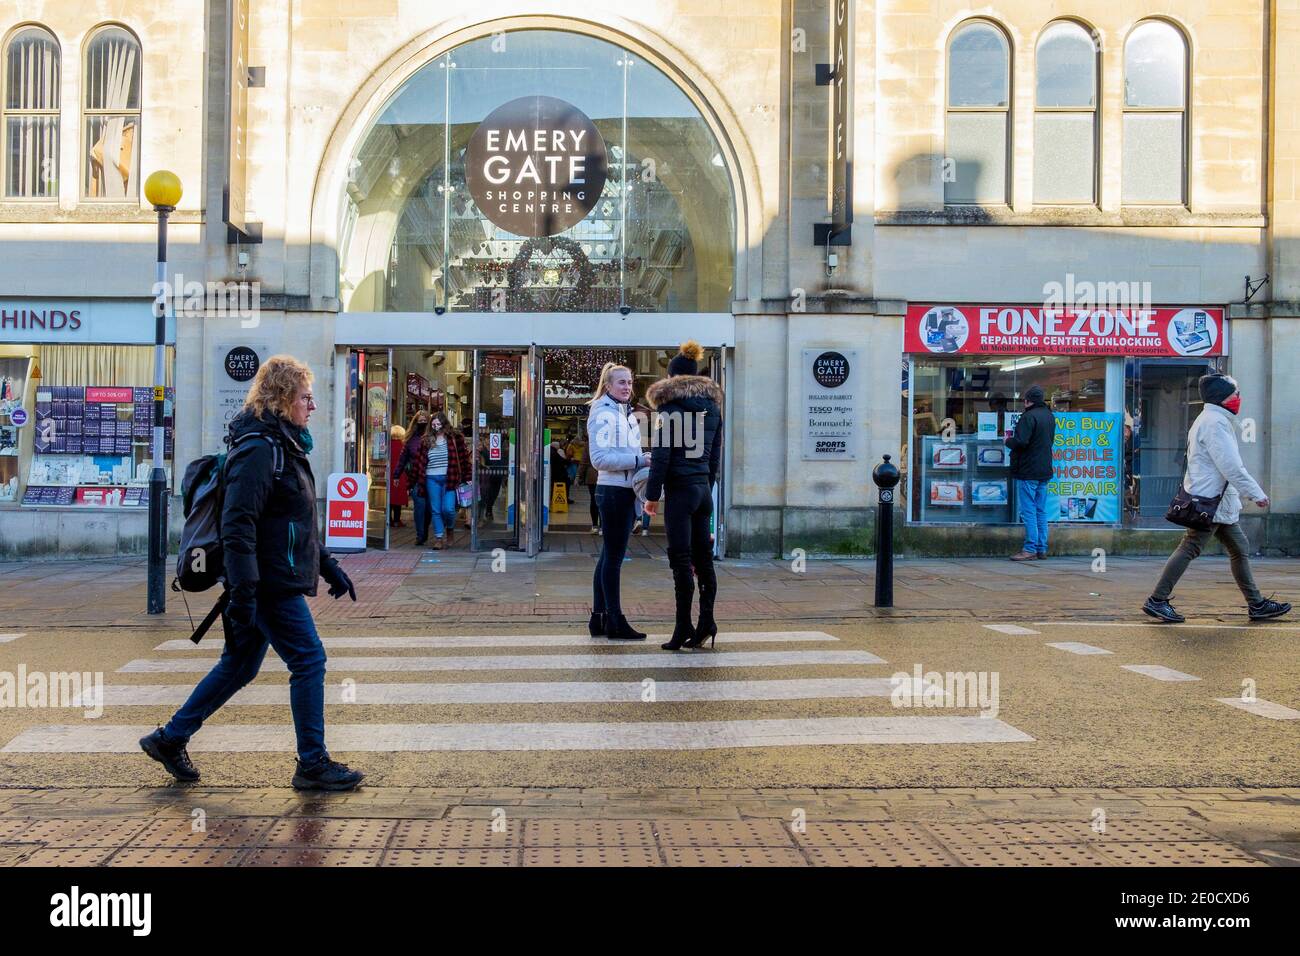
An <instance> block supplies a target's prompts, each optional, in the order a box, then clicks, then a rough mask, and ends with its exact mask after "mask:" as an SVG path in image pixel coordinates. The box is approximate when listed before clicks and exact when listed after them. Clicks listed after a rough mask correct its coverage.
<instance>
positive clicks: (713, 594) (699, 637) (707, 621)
mask: <svg viewBox="0 0 1300 956" xmlns="http://www.w3.org/2000/svg"><path fill="white" fill-rule="evenodd" d="M695 573H696V576H697V577H698V578H699V579H700V623H699V624H697V625H696V626H695V633H694V635H693V636H692V637H691V639H690V640H689V641H687V642H686V646H687V647H700V646H701V645H703V644H704V642H705V641H706V640H707V641H708V642H709V647H713V646H714V644H715V643H716V642H717V638H718V625H717V622H716V621H714V620H713V602H714V599H716V598H717V596H718V576H717V574H715V573H714V570H713V562H712V561H709V562H707V563H704V562H701V563H700V565H698V566H697V567H696V569H695Z"/></svg>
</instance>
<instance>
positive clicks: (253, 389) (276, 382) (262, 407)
mask: <svg viewBox="0 0 1300 956" xmlns="http://www.w3.org/2000/svg"><path fill="white" fill-rule="evenodd" d="M311 382H312V374H311V369H309V368H308V367H307V366H306V365H305V364H303V363H302V362H299V361H298V360H297V359H296V358H294V357H293V356H292V355H272V356H271V357H270V358H269V359H267V360H266V361H265V362H263V363H262V367H261V368H259V369H258V370H257V374H256V375H254V376H253V381H252V383H251V384H250V385H249V386H248V397H247V398H245V399H244V410H245V411H250V412H252V413H253V414H254V415H256V416H258V417H259V418H260V417H261V416H262V415H263V414H264V413H265V412H268V411H270V412H272V413H274V414H276V415H279V416H280V417H281V418H288V417H289V412H290V409H291V408H292V407H293V400H294V398H296V397H297V395H298V390H299V389H302V388H311Z"/></svg>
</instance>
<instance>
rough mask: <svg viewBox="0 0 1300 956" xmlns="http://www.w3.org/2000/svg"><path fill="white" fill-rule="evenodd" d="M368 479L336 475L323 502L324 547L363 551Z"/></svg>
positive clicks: (330, 478)
mask: <svg viewBox="0 0 1300 956" xmlns="http://www.w3.org/2000/svg"><path fill="white" fill-rule="evenodd" d="M369 492H370V479H369V477H367V476H366V475H364V474H352V473H345V472H335V473H334V474H332V475H330V477H329V493H328V494H327V496H326V499H325V547H327V548H329V549H330V550H339V551H364V550H366V499H367V497H368V495H369Z"/></svg>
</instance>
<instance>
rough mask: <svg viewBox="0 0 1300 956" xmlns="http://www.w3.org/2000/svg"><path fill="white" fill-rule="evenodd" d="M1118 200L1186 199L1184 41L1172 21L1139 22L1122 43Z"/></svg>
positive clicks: (1161, 201)
mask: <svg viewBox="0 0 1300 956" xmlns="http://www.w3.org/2000/svg"><path fill="white" fill-rule="evenodd" d="M1121 175H1122V177H1123V189H1122V200H1123V202H1125V203H1134V204H1168V205H1178V204H1181V203H1184V202H1185V201H1186V195H1187V192H1186V187H1185V185H1184V184H1185V183H1186V181H1187V41H1186V40H1185V39H1184V37H1183V34H1182V33H1181V32H1180V31H1179V30H1178V28H1177V27H1175V26H1174V25H1173V24H1171V23H1167V22H1165V21H1164V20H1146V21H1144V22H1142V23H1139V24H1138V25H1137V26H1136V27H1134V28H1133V32H1132V33H1130V34H1129V36H1128V40H1127V41H1126V42H1125V44H1124V159H1123V170H1122V173H1121Z"/></svg>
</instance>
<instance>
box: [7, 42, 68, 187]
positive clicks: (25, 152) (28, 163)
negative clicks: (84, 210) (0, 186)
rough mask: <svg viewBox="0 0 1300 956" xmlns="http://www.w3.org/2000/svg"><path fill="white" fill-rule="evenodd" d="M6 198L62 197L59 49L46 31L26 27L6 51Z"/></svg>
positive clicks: (8, 44) (8, 45) (9, 44)
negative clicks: (60, 174)
mask: <svg viewBox="0 0 1300 956" xmlns="http://www.w3.org/2000/svg"><path fill="white" fill-rule="evenodd" d="M3 82H4V94H3V95H4V99H3V117H4V155H3V158H0V169H3V177H4V195H5V198H6V199H54V198H56V197H57V196H58V194H59V44H58V42H57V41H56V40H55V39H54V37H53V35H52V34H50V32H49V31H48V30H46V29H45V28H43V27H39V26H25V27H22V28H20V29H19V30H17V31H16V32H15V33H14V34H13V35H12V36H11V37H10V38H9V42H8V43H6V44H5V49H4V81H3Z"/></svg>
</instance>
